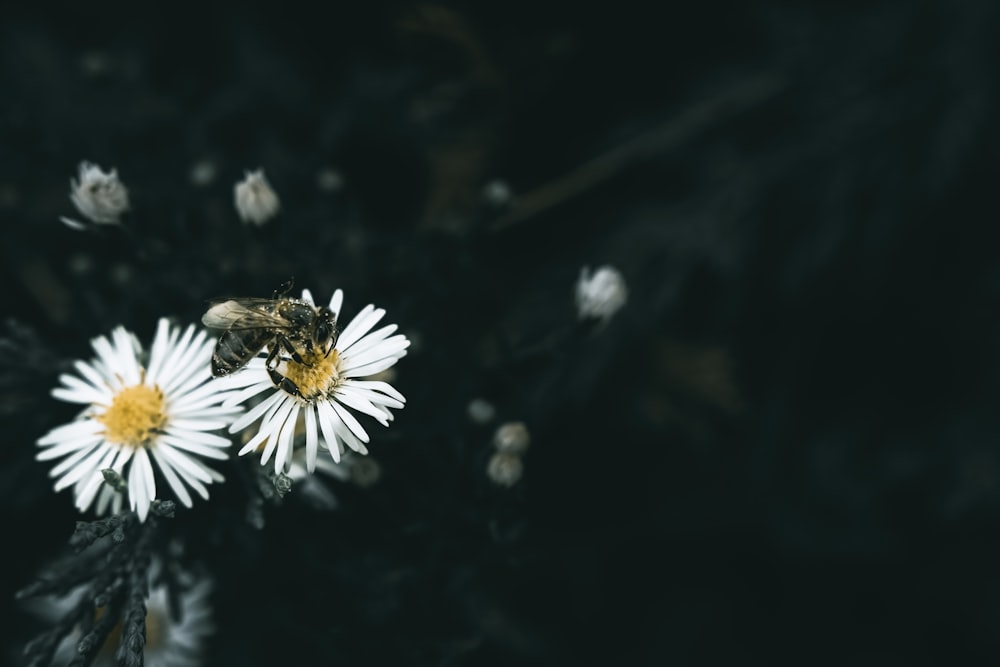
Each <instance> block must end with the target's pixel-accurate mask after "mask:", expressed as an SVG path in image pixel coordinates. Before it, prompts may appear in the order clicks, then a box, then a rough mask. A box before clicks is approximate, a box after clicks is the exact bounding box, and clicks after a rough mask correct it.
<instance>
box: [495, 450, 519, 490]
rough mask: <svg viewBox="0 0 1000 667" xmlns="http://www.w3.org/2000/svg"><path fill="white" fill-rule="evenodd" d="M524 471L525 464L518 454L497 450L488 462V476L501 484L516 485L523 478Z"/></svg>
mask: <svg viewBox="0 0 1000 667" xmlns="http://www.w3.org/2000/svg"><path fill="white" fill-rule="evenodd" d="M523 473H524V464H523V463H521V457H520V456H518V455H516V454H508V453H506V452H497V453H496V454H494V455H493V456H491V457H490V461H489V463H487V464H486V476H487V477H489V478H490V480H492V481H493V483H494V484H498V485H500V486H514V485H515V484H517V483H518V482H519V481H520V480H521V475H522V474H523Z"/></svg>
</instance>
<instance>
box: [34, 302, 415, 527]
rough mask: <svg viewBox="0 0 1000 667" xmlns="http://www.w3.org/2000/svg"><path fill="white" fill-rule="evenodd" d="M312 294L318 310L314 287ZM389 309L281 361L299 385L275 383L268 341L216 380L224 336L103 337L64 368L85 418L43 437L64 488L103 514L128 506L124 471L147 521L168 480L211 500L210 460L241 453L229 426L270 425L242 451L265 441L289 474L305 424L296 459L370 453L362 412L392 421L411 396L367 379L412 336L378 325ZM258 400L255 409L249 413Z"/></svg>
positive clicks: (367, 312) (172, 332) (282, 370)
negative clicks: (88, 354)
mask: <svg viewBox="0 0 1000 667" xmlns="http://www.w3.org/2000/svg"><path fill="white" fill-rule="evenodd" d="M302 303H304V304H309V305H311V306H313V307H315V305H314V301H313V298H312V295H311V294H310V293H309V292H308V291H304V292H303V294H302ZM342 303H343V292H341V291H340V290H337V291H336V292H335V293H334V295H333V298H332V299H331V300H330V304H329V308H330V311H331V313H332V315H333V317H334V318H336V317H337V316H339V314H340V311H341V306H342ZM384 315H385V310H383V309H381V308H375V307H374V306H372V305H369V306H367V307H366V308H364V309H362V310H361V312H360V313H358V314H357V315H356V316H355V317H354V318H353V319H352V320H351V322H350V323H349V324H348V325H347V326H346V327H344V329H343V331H342V332H341V334H340V335H339V337H337V338H336V343H335V344H333V345H332V346H331V347H330V348H329V349H327V350H319V349H312V348H311V347H309V348H303V349H302V350H301V351H300V352H299V353H297V354H296V355H295V356H297V357H298V358H297V359H296V358H295V356H288V357H287V358H282V357H278V360H279V361H280V363H279V364H278V365H277V368H276V369H274V370H276V371H277V372H278V373H279V374H280V375H281V376H282V377H283V378H286V379H287V382H288V383H290V384H287V385H286V383H285V382H282V383H280V384H276V383H275V380H274V375H273V373H272V372H270V371H269V369H268V368H267V364H268V362H267V361H266V359H265V356H266V353H267V350H266V349H265V350H264V351H263V352H262V353H261V354H260V355H258V356H257V357H255V358H253V359H251V360H250V361H249V362H248V363H247V365H246V367H245V368H244V369H242V370H240V371H238V372H236V373H234V374H233V375H230V376H228V377H224V378H213V377H212V373H211V370H210V369H211V364H210V361H211V359H212V355H213V348H214V347H215V341H214V340H213V339H211V338H210V337H209V335H208V333H207V332H206V331H205V330H200V331H196V329H195V327H194V326H193V325H192V326H188V327H187V328H186V329H184V330H183V331H182V330H181V329H180V328H179V327H177V326H174V325H172V324H170V323H169V322H168V321H167V320H166V319H161V320H160V322H159V326H158V327H157V330H156V334H155V336H154V338H153V343H152V347H151V349H150V350H149V353H148V354H146V353H145V351H144V350H143V347H142V345H141V344H140V343H139V340H138V339H137V338H136V336H135V335H133V334H132V333H130V332H128V331H126V330H125V329H124V328H123V327H118V328H116V329H115V330H114V331H112V332H111V335H110V336H100V337H98V338H95V339H94V340H93V341H92V345H93V348H94V351H95V352H96V354H97V356H96V358H94V359H92V360H91V361H89V362H84V361H77V362H76V363H75V370H76V373H75V374H71V373H66V374H63V375H62V376H60V378H59V381H60V386H59V387H57V388H55V389H54V390H53V391H52V395H53V396H55V397H56V398H58V399H60V400H63V401H68V402H70V403H77V404H81V405H83V406H85V407H84V409H83V411H82V412H81V413H80V414H79V416H78V418H77V419H76V420H74V421H72V422H70V423H68V424H65V425H62V426H58V427H56V428H54V429H52V430H51V431H50V432H49V433H47V434H46V435H44V436H42V437H41V438H40V439H39V440H38V445H39V446H40V448H41V450H40V451H39V452H38V454H37V456H36V458H37V459H38V460H41V461H54V460H59V462H58V463H56V464H55V466H54V467H53V468H52V470H51V471H50V473H49V474H50V476H51V477H54V478H56V481H55V489H56V491H61V490H63V489H66V488H70V487H72V489H73V497H74V500H75V504H76V507H77V508H78V509H79V510H80V511H81V512H83V511H86V510H88V509H89V508H91V507H92V506H93V507H95V509H96V512H97V513H98V514H105V513H106V512H107V511H108V510H109V509H110V510H111V511H112V512H114V513H117V512H119V511H121V509H122V505H123V498H122V494H121V493H119V492H118V491H120V490H121V489H116V488H115V484H105V480H106V479H110V480H112V481H114V480H116V479H117V480H118V481H119V484H118V485H119V486H124V487H125V488H127V498H128V503H129V507H130V509H131V510H133V511H135V512H136V513H137V514H138V516H139V519H140V520H142V521H144V520H145V519H146V516H147V515H148V513H149V509H150V505H151V503H153V501H155V500H157V499H158V498H159V497H161V496H162V495H163V494H162V492H161V489H162V488H163V482H165V483H166V486H167V487H168V488H169V490H170V491H171V492H172V495H173V497H174V498H176V499H177V500H179V501H180V502H181V504H183V505H184V506H185V507H191V506H192V504H193V503H192V495H191V493H190V491H191V490H193V491H194V492H195V493H197V494H198V495H199V496H201V497H202V498H203V499H207V498H208V488H207V487H208V485H210V484H212V483H215V482H221V481H223V476H222V474H220V473H219V472H218V471H217V470H216V469H215V468H214V467H212V466H211V465H209V464H208V463H207V462H206V460H215V461H224V460H226V459H228V458H229V452H230V448H231V446H232V440H231V439H230V438H229V437H226V435H224V432H225V430H227V429H228V431H229V433H233V434H235V433H237V432H239V431H243V430H245V429H248V428H250V427H251V426H252V425H253V424H255V423H258V426H257V431H256V433H255V434H254V435H253V436H252V437H249V438H248V439H244V441H245V444H244V445H243V447H242V449H240V451H239V454H240V455H245V454H249V453H250V452H253V451H257V450H258V449H259V450H260V451H261V458H260V461H261V464H262V465H264V464H266V463H268V461H269V460H270V459H271V458H272V457H273V458H274V470H275V473H280V474H288V473H289V472H290V471H291V470H292V467H293V454H295V449H296V447H297V442H296V441H294V439H293V436H294V435H295V434H296V432H297V431H298V432H299V433H300V434H302V435H304V438H302V439H301V440H302V441H304V442H303V445H304V456H303V455H299V456H298V457H297V459H295V460H300V461H301V463H300V464H297V465H296V467H301V466H302V465H304V468H305V470H306V471H307V472H308V473H312V472H314V470H315V469H316V466H317V455H318V451H319V449H321V448H322V449H327V450H328V451H329V452H330V455H331V457H332V461H331V462H332V463H337V462H339V461H340V460H341V456H342V455H343V454H344V453H345V452H346V451H348V450H350V451H352V452H355V453H357V454H367V453H368V449H367V447H366V444H367V443H368V442H369V435H368V432H367V431H366V430H365V428H364V427H363V426H362V425H361V423H360V422H359V421H358V419H357V417H355V416H354V414H353V411H357V412H359V413H363V414H366V415H369V416H371V417H373V418H374V419H375V420H376V421H378V422H379V423H380V424H382V425H383V426H388V425H389V422H390V421H392V419H393V414H392V410H395V409H398V408H402V407H403V405H404V403H405V398H404V397H403V395H402V394H400V393H399V392H398V391H397V390H396V389H395V388H394V387H393V386H392V385H390V384H389V383H387V382H384V381H381V380H375V379H365V378H367V377H368V376H371V375H373V374H375V373H378V372H380V371H383V370H385V369H387V368H389V367H390V366H392V365H394V364H395V363H396V361H398V360H399V359H400V358H402V357H403V356H405V355H406V351H407V348H408V347H409V344H410V341H409V339H407V337H406V336H404V335H402V334H396V333H395V331H396V329H397V326H396V325H395V324H390V325H387V326H383V327H381V328H379V329H377V330H374V331H373V330H372V329H373V327H375V325H376V324H377V323H378V322H379V321H380V320H381V319H382V317H383V316H384ZM289 386H293V387H295V389H296V391H295V393H290V392H289V390H288V388H287V387H289ZM247 403H252V407H251V408H250V409H249V410H247V411H245V412H244V405H245V404H247ZM324 470H326V468H325V467H324ZM109 471H113V472H109ZM122 481H123V482H124V484H121V482H122Z"/></svg>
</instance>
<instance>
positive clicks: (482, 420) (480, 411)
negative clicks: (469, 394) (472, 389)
mask: <svg viewBox="0 0 1000 667" xmlns="http://www.w3.org/2000/svg"><path fill="white" fill-rule="evenodd" d="M465 410H466V413H467V414H468V415H469V419H471V420H472V421H473V422H475V423H477V424H487V423H489V422H491V421H493V418H494V417H496V416H497V409H496V408H494V407H493V404H492V403H490V402H489V401H487V400H485V399H482V398H474V399H472V400H471V401H469V405H468V406H466V408H465Z"/></svg>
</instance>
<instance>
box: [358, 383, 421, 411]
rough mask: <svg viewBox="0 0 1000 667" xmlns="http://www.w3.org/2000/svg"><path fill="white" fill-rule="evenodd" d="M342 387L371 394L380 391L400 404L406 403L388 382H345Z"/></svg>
mask: <svg viewBox="0 0 1000 667" xmlns="http://www.w3.org/2000/svg"><path fill="white" fill-rule="evenodd" d="M344 386H345V387H357V388H359V389H366V390H370V391H373V392H376V391H380V392H382V393H383V394H388V395H389V396H391V397H392V398H394V399H396V400H397V401H399V402H400V403H401V404H402V403H406V398H405V397H404V396H403V395H402V394H401V393H399V391H397V390H396V388H395V387H393V386H392V385H391V384H389V383H388V382H382V381H381V380H345V381H344ZM386 405H388V404H386ZM396 407H400V408H401V407H403V406H402V405H398V406H396Z"/></svg>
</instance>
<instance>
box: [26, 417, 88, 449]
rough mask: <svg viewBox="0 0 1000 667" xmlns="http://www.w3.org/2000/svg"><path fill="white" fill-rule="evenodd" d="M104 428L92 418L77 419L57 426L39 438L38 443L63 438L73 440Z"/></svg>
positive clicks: (61, 439)
mask: <svg viewBox="0 0 1000 667" xmlns="http://www.w3.org/2000/svg"><path fill="white" fill-rule="evenodd" d="M103 430H104V424H102V423H101V422H99V421H96V420H94V419H81V420H78V421H74V422H70V423H68V424H63V425H62V426H57V427H55V428H54V429H52V430H51V431H49V432H48V433H46V434H45V435H43V436H42V437H41V438H39V439H38V444H39V445H48V444H52V443H57V442H60V441H63V440H75V439H78V438H85V437H87V436H91V435H96V434H98V433H100V432H101V431H103Z"/></svg>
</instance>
